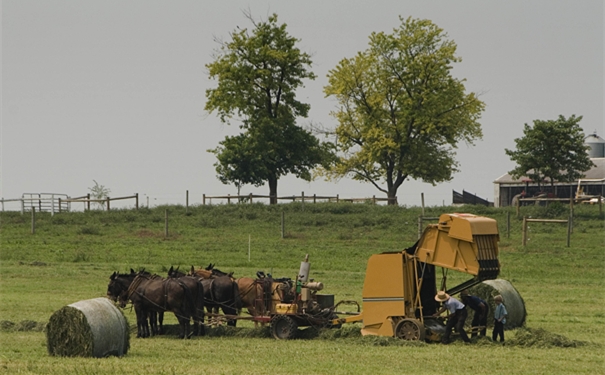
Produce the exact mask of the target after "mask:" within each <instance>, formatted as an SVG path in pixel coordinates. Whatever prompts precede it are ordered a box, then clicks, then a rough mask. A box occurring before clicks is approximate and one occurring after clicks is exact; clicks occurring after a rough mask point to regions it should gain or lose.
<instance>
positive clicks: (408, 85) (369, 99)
mask: <svg viewBox="0 0 605 375" xmlns="http://www.w3.org/2000/svg"><path fill="white" fill-rule="evenodd" d="M400 21H401V26H400V27H399V28H398V29H395V30H393V33H392V34H386V33H384V32H380V33H372V34H371V35H370V38H369V39H370V41H369V47H368V49H367V50H365V51H362V52H359V53H358V54H357V55H356V56H355V57H353V58H347V59H343V60H342V61H341V62H340V63H339V64H338V65H337V66H336V68H334V69H332V70H331V71H330V72H329V74H328V79H329V84H328V85H327V86H326V87H325V88H324V91H325V93H326V95H327V96H333V97H335V98H336V99H337V101H338V104H339V108H338V109H337V110H336V111H334V112H333V115H334V117H335V118H336V119H337V120H338V125H337V127H336V131H335V133H336V135H337V138H338V147H339V151H340V153H339V158H338V160H337V162H336V163H335V165H334V166H333V167H332V168H331V170H330V171H326V172H325V175H326V176H327V177H328V178H332V177H337V178H338V177H343V176H351V177H352V178H353V179H355V180H359V181H365V182H370V183H372V184H373V185H374V186H375V187H376V188H377V189H378V190H380V191H382V192H384V193H386V194H387V197H388V198H389V199H390V200H389V203H390V204H396V203H397V202H396V199H397V189H398V188H399V187H400V186H401V185H402V184H403V182H404V181H405V180H406V179H408V178H413V179H420V180H422V181H424V182H428V183H431V184H433V185H435V184H436V183H438V182H442V181H448V180H451V178H452V173H453V172H456V171H457V166H458V163H457V162H456V160H455V159H454V156H455V153H454V151H453V149H454V148H456V147H457V144H458V142H460V141H465V142H466V143H468V144H473V141H474V140H475V139H477V138H481V137H482V133H481V126H480V124H479V123H478V119H479V117H480V114H481V112H482V111H483V109H484V104H483V102H481V101H480V100H478V99H477V97H476V95H475V94H474V93H470V94H466V93H465V87H464V84H463V82H464V80H460V79H457V78H454V77H453V76H452V74H451V70H452V64H453V63H456V62H459V61H461V60H460V58H458V57H456V56H455V52H456V44H455V43H454V42H453V41H451V40H448V39H447V34H446V33H444V32H443V30H442V29H440V28H438V27H437V26H436V25H435V24H433V23H432V22H431V21H429V20H416V19H411V18H408V19H406V20H404V19H403V18H400ZM384 184H386V187H385V186H384Z"/></svg>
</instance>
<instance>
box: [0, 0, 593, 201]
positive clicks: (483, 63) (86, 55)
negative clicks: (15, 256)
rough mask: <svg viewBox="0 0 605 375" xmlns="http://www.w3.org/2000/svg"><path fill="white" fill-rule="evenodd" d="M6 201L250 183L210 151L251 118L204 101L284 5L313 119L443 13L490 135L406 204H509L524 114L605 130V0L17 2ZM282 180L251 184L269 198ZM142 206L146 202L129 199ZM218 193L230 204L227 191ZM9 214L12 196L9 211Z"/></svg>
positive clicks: (173, 196)
mask: <svg viewBox="0 0 605 375" xmlns="http://www.w3.org/2000/svg"><path fill="white" fill-rule="evenodd" d="M1 7H2V8H1V12H2V48H1V54H2V77H1V79H2V81H1V86H2V89H1V124H0V197H3V198H5V199H13V198H20V197H21V196H22V194H24V193H57V194H67V195H69V196H72V197H75V196H82V195H85V194H87V193H89V192H90V190H89V189H90V188H92V187H93V186H94V185H95V181H96V182H97V183H98V184H100V185H103V186H105V187H106V188H108V189H110V191H111V193H110V196H112V197H122V196H130V195H133V194H134V193H138V194H139V197H140V199H141V204H149V205H150V206H156V205H160V204H185V201H186V192H187V191H188V193H189V204H192V205H194V204H201V201H202V195H203V194H206V195H207V196H213V195H214V196H216V195H226V194H231V195H235V194H237V189H236V188H235V187H234V186H231V185H224V184H222V183H221V182H220V181H219V180H218V179H217V177H216V172H215V169H214V166H213V164H214V163H215V161H216V158H215V156H214V155H213V154H211V153H208V152H207V150H208V149H213V148H215V147H216V146H217V145H218V143H219V142H220V141H221V140H223V139H224V138H225V137H226V136H228V135H234V134H237V133H238V132H239V128H238V126H237V124H232V125H225V124H223V123H221V122H220V121H219V119H218V117H217V115H216V113H207V112H206V111H204V104H205V100H206V96H205V93H206V90H207V89H209V88H214V87H216V81H213V80H210V79H209V76H208V71H207V69H206V67H205V65H206V64H208V63H210V62H211V61H213V56H214V54H215V52H216V51H217V49H218V47H219V45H218V43H217V41H216V40H217V39H218V40H229V33H230V32H232V31H234V30H236V28H237V27H239V28H248V29H251V28H252V24H251V22H250V20H249V19H247V18H246V16H245V14H244V13H245V12H250V13H251V14H252V16H253V17H254V18H255V19H256V20H266V19H267V17H268V16H269V15H271V14H273V13H276V14H277V15H278V20H279V22H280V23H286V24H287V30H288V32H289V34H290V35H292V36H294V37H296V38H298V39H300V41H299V44H298V47H299V48H300V49H301V50H303V51H305V52H307V53H309V54H311V56H312V61H313V66H312V68H311V69H312V70H313V72H314V73H315V74H316V75H317V78H316V79H315V80H314V81H306V82H305V87H304V88H301V89H300V90H299V91H298V92H297V97H298V98H299V100H301V101H303V102H306V103H309V104H310V105H311V110H310V112H309V116H308V118H307V119H300V120H299V124H300V125H305V124H309V123H311V122H312V123H316V124H321V125H323V126H324V127H327V128H332V129H333V128H334V127H335V126H336V121H335V119H334V118H333V117H331V116H330V112H331V111H333V110H335V109H336V102H335V100H334V99H332V98H326V97H325V95H324V93H323V87H324V86H326V85H327V78H326V75H327V74H328V72H329V70H331V69H333V68H335V67H336V66H337V64H338V62H339V61H341V60H342V59H344V58H350V57H353V56H354V55H355V54H356V53H357V52H359V51H362V50H365V49H366V48H367V47H368V37H369V35H370V34H371V33H372V32H380V31H384V32H387V33H390V32H392V30H393V29H394V28H397V27H398V26H399V25H400V21H399V17H400V16H401V17H403V18H407V17H413V18H419V19H429V20H431V21H432V22H434V23H435V24H437V25H438V26H439V27H441V28H442V29H443V30H444V31H445V32H446V33H447V34H448V37H449V38H450V39H451V40H454V41H455V42H456V44H457V46H458V49H457V55H458V56H459V57H461V58H462V62H460V63H457V64H455V65H454V69H453V71H452V72H453V73H452V74H453V75H454V76H455V77H457V78H460V79H465V80H466V81H465V86H466V90H467V92H475V93H478V94H480V99H481V100H483V101H484V102H485V104H486V109H485V111H484V113H483V114H482V117H481V119H480V123H481V125H482V130H483V138H482V139H481V140H478V141H477V142H476V143H475V145H474V146H472V145H467V144H465V143H462V144H460V145H459V147H458V149H456V150H455V152H456V157H455V158H456V160H457V161H458V162H459V164H460V166H459V169H460V172H458V173H455V174H454V175H453V179H452V180H451V181H449V182H446V183H440V184H438V185H436V186H432V185H430V184H426V183H423V182H422V181H414V180H408V181H406V182H404V184H403V185H402V186H401V187H400V188H399V191H398V200H399V204H401V205H406V206H419V205H420V204H421V196H424V202H425V205H427V206H440V205H449V204H451V203H452V190H456V191H458V192H462V191H463V190H465V191H467V192H470V193H474V194H477V195H478V196H480V197H482V198H485V199H488V200H489V201H493V200H494V184H493V181H494V180H496V179H497V178H498V177H500V176H502V175H503V174H505V173H506V172H508V171H509V170H511V169H513V168H514V163H513V162H512V161H511V160H510V158H509V157H508V156H507V155H506V154H505V151H504V150H505V149H506V148H508V149H514V147H515V142H514V139H515V138H519V137H521V136H522V135H523V125H524V124H532V122H533V120H537V119H539V120H551V119H556V118H557V117H558V116H559V115H563V116H565V117H568V116H570V115H572V114H575V115H581V116H583V120H582V121H581V123H580V125H581V126H582V128H583V129H584V131H585V133H586V134H587V135H588V134H591V133H593V132H595V131H596V132H597V134H599V135H600V136H601V137H604V135H605V128H604V122H603V88H604V86H605V81H604V76H603V67H604V61H603V56H604V30H603V19H604V17H605V13H604V6H603V1H602V0H583V1H577V2H576V1H567V0H534V1H526V0H513V1H483V0H476V1H471V0H456V1H453V0H442V1H441V0H439V1H437V0H432V1H431V0H413V1H412V0H396V1H395V0H377V1H359V0H321V1H317V0H307V1H287V0H280V1H270V0H247V1H240V0H230V1H209V0H206V1H188V0H175V1H158V0H132V1H122V0H104V1H71V0H70V1H67V0H2V2H1ZM268 191H269V188H268V186H267V185H265V186H262V187H258V188H257V187H254V186H251V185H245V186H244V187H243V188H242V190H241V193H242V194H249V193H252V194H264V195H267V194H268ZM303 192H304V194H305V196H310V195H313V194H317V195H318V196H319V195H321V196H335V195H337V194H338V195H339V196H340V197H341V198H365V197H372V196H374V195H375V196H376V197H386V196H385V194H384V193H382V192H380V191H378V190H377V189H376V188H375V187H374V186H372V185H371V184H369V183H362V182H357V181H353V180H350V179H347V178H343V179H341V180H339V181H335V182H334V181H332V182H327V181H324V180H322V179H318V180H315V181H312V182H307V181H304V180H300V179H296V178H294V177H292V176H286V177H282V178H281V179H280V180H279V184H278V194H279V195H280V196H291V195H301V193H303ZM123 202H124V203H123V204H124V205H125V206H128V205H130V206H132V205H133V204H134V203H133V202H132V201H123ZM214 203H219V201H214ZM6 207H7V208H9V209H10V206H8V205H7V206H6Z"/></svg>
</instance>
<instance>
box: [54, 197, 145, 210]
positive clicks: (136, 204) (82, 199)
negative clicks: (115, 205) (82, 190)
mask: <svg viewBox="0 0 605 375" xmlns="http://www.w3.org/2000/svg"><path fill="white" fill-rule="evenodd" d="M124 199H134V207H135V209H137V210H138V209H139V193H136V194H135V195H130V196H127V197H117V198H110V197H107V198H104V199H91V198H90V194H86V195H85V196H82V197H77V198H64V199H59V201H60V202H69V203H83V204H84V205H85V209H88V210H90V203H100V204H102V205H103V206H104V207H105V209H106V210H107V211H109V210H110V209H111V202H113V201H119V200H124Z"/></svg>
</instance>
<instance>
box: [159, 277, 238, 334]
mask: <svg viewBox="0 0 605 375" xmlns="http://www.w3.org/2000/svg"><path fill="white" fill-rule="evenodd" d="M184 275H185V274H184V273H182V272H179V271H178V268H177V269H176V270H175V269H174V268H173V267H170V270H169V271H168V276H169V277H173V278H179V277H183V276H184ZM189 275H190V276H194V277H196V278H197V279H198V280H200V282H201V283H202V285H203V286H204V304H205V306H206V309H207V310H208V312H209V313H210V314H217V315H218V313H219V309H220V310H222V311H223V314H225V315H231V316H236V315H239V313H240V311H241V309H242V300H241V297H240V294H239V287H238V285H237V282H235V281H234V280H233V279H232V278H231V277H229V276H215V277H212V278H205V277H204V275H201V274H199V273H198V272H197V271H195V269H194V267H193V266H192V267H191V271H190V273H189ZM210 318H211V317H210V316H209V319H210ZM236 324H237V319H227V325H229V326H233V327H235V326H236Z"/></svg>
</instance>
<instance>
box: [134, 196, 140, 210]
mask: <svg viewBox="0 0 605 375" xmlns="http://www.w3.org/2000/svg"><path fill="white" fill-rule="evenodd" d="M134 206H135V208H136V209H137V210H138V209H139V193H136V194H135V201H134Z"/></svg>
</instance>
